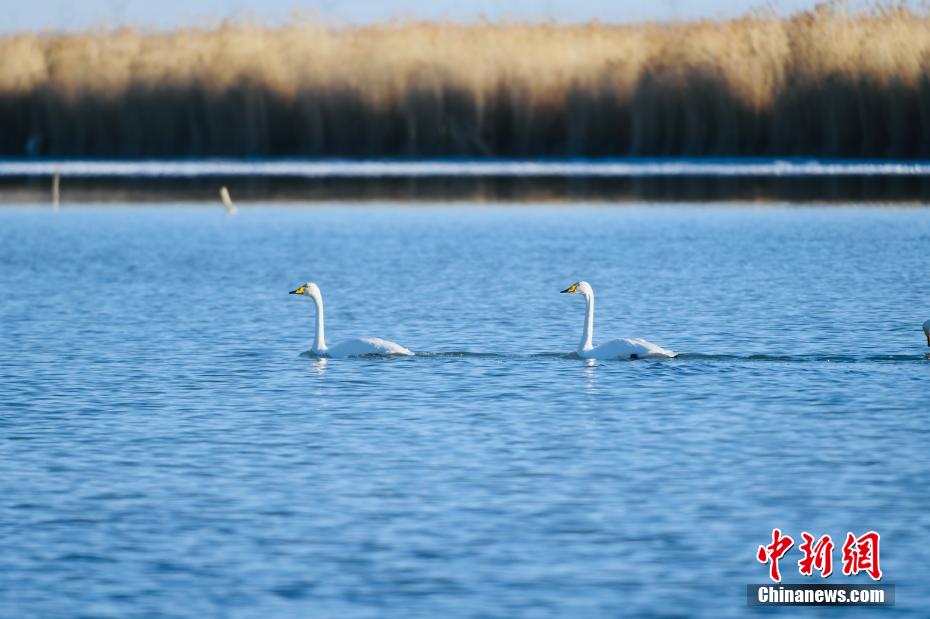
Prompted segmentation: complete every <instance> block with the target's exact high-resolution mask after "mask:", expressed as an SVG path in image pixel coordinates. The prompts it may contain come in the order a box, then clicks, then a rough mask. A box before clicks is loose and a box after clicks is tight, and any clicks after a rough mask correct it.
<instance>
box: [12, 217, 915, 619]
mask: <svg viewBox="0 0 930 619" xmlns="http://www.w3.org/2000/svg"><path fill="white" fill-rule="evenodd" d="M928 248H930V210H928V209H921V208H913V209H907V208H891V207H883V208H867V207H850V208H837V207H829V208H816V207H805V208H792V207H788V206H786V207H758V206H746V207H736V206H727V207H714V206H710V205H709V206H706V207H685V208H676V207H658V206H653V207H645V206H644V207H632V206H625V207H615V208H613V207H600V208H588V207H584V206H581V205H573V206H557V207H546V208H534V207H522V206H510V207H500V208H499V207H494V206H484V207H449V206H436V207H419V208H405V207H400V206H386V207H351V206H350V207H331V208H330V207H309V208H277V207H272V206H261V207H255V208H248V207H245V208H241V209H240V213H239V216H238V217H234V218H230V217H226V216H224V215H223V213H222V211H221V209H219V208H214V207H210V208H207V207H197V206H191V205H188V206H186V207H185V206H183V205H179V206H178V207H164V206H162V207H151V208H128V207H127V208H119V207H104V208H90V207H87V208H65V209H63V210H62V212H61V213H60V214H59V215H57V216H55V215H53V214H52V213H50V212H49V211H47V210H44V209H42V210H40V209H28V208H3V209H0V292H2V295H0V440H2V446H0V497H2V501H0V540H2V545H0V615H2V616H4V617H77V616H81V617H156V616H157V617H210V616H216V617H385V616H392V617H436V616H440V615H445V616H453V617H479V616H480V617H494V616H500V617H505V616H506V617H512V616H526V617H551V616H561V617H602V616H622V615H638V616H653V617H658V616H663V617H668V616H689V615H690V616H704V617H738V616H744V615H746V614H749V613H750V610H749V609H747V608H746V589H745V587H746V585H747V584H749V583H762V582H765V581H766V576H767V569H766V567H765V566H763V565H761V564H759V563H757V562H756V560H755V551H756V548H757V546H758V545H759V544H764V543H768V542H769V541H771V530H772V528H773V527H780V528H781V529H782V530H783V531H784V532H786V533H789V534H790V535H792V536H793V537H794V538H795V539H796V540H800V534H801V532H802V531H810V532H812V533H815V534H816V535H822V534H827V533H829V534H831V535H832V536H833V538H834V540H838V546H839V545H841V544H842V538H843V537H844V536H845V534H846V532H847V531H853V532H855V533H857V534H861V533H865V532H866V531H867V530H869V529H874V530H876V531H878V532H879V533H880V534H881V535H882V547H881V551H882V552H881V562H882V568H883V570H884V573H885V578H884V580H883V582H885V583H888V584H895V585H897V607H896V608H895V609H894V610H892V611H891V612H890V614H892V615H894V616H909V617H925V616H927V615H928V614H930V598H928V597H927V592H928V588H927V585H926V583H927V581H928V578H930V562H928V560H927V559H928V556H927V550H926V549H927V548H928V547H930V509H928V508H930V495H928V490H927V489H928V487H930V453H928V451H930V450H928V439H930V416H928V412H930V407H928V405H927V403H928V388H927V385H928V380H930V360H928V357H927V351H928V348H927V346H926V342H925V340H924V339H923V335H922V333H921V331H920V325H921V323H922V322H923V321H924V320H926V319H928V318H930V278H928V274H930V271H928ZM581 278H584V279H586V280H587V281H589V282H591V283H592V284H593V286H594V289H595V291H596V293H597V320H596V325H595V327H596V330H595V342H598V341H604V340H606V339H608V338H612V337H626V336H634V337H643V338H647V339H649V340H651V341H654V342H656V343H658V344H660V345H663V346H665V347H668V348H672V349H674V350H677V351H679V352H681V353H683V354H682V356H681V357H680V358H678V359H675V360H670V361H636V362H629V361H627V362H620V361H617V362H603V361H602V362H596V363H587V362H584V361H581V360H579V359H573V358H570V357H568V356H566V355H565V354H564V353H569V352H571V351H572V349H573V348H574V346H575V345H576V343H577V340H578V338H579V336H580V331H581V327H582V319H583V316H582V314H583V302H582V300H581V299H580V298H577V297H569V296H568V295H559V294H558V292H559V291H560V290H562V289H563V288H565V287H566V286H567V285H568V284H570V283H572V282H574V281H576V280H578V279H581ZM307 279H313V280H314V281H316V282H317V283H319V284H320V286H321V288H322V289H323V294H324V296H325V301H326V311H327V330H328V333H327V337H328V339H329V340H330V341H331V342H338V341H339V340H340V339H342V338H344V337H353V336H362V335H370V336H378V337H384V338H388V339H391V340H395V341H397V342H399V343H401V344H403V345H405V346H407V347H409V348H411V349H413V350H415V351H417V352H419V353H430V354H421V355H418V356H416V357H413V358H401V359H382V360H371V359H367V360H362V359H356V360H328V361H326V360H319V359H312V358H308V357H306V356H301V353H302V352H304V351H306V350H307V349H308V348H309V347H310V344H311V340H312V319H313V305H312V303H308V302H305V301H304V300H303V299H298V298H295V297H293V296H289V295H288V294H287V292H288V291H289V290H291V289H293V288H294V287H295V286H296V285H297V284H299V283H302V282H303V281H306V280H307ZM799 557H800V554H799V553H798V552H797V547H795V548H794V549H792V551H791V552H789V555H788V556H787V557H786V559H784V560H783V561H782V564H781V565H782V572H783V574H785V575H786V581H789V582H792V581H804V580H803V579H802V578H801V577H800V576H799V575H798V574H797V567H796V565H795V563H796V561H797V559H798V558H799ZM834 561H835V564H836V568H835V569H836V572H839V571H840V568H839V566H840V565H841V553H840V552H839V548H838V549H837V551H836V554H835V556H834ZM830 581H831V582H837V583H849V582H869V581H868V579H867V578H866V579H865V580H863V579H862V578H858V579H857V578H847V577H844V576H842V575H841V574H838V575H834V576H833V577H831V579H830ZM798 612H799V611H798V610H797V609H792V610H790V612H786V613H778V614H780V615H781V614H784V615H785V616H788V615H791V616H793V615H797V614H798ZM841 612H842V610H840V609H832V610H830V612H829V615H830V616H834V615H839V614H840V613H841ZM873 613H874V611H871V612H870V611H868V610H862V611H861V612H860V613H858V614H861V615H863V616H864V615H867V614H868V615H871V614H873ZM759 614H762V615H764V614H771V613H759ZM802 614H806V615H811V614H813V613H802ZM821 614H823V613H821ZM843 614H844V615H846V614H850V613H849V612H848V611H847V612H845V613H843Z"/></svg>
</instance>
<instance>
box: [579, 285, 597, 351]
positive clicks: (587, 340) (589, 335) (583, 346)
mask: <svg viewBox="0 0 930 619" xmlns="http://www.w3.org/2000/svg"><path fill="white" fill-rule="evenodd" d="M584 303H585V314H584V332H582V334H581V342H580V343H579V344H578V350H591V349H592V348H594V344H593V343H592V340H593V339H594V293H593V292H591V293H588V294H586V295H585V296H584Z"/></svg>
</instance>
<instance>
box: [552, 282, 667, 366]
mask: <svg viewBox="0 0 930 619" xmlns="http://www.w3.org/2000/svg"><path fill="white" fill-rule="evenodd" d="M562 292H563V293H569V294H580V295H582V296H584V299H585V321H584V331H583V332H582V334H581V342H579V344H578V349H577V350H576V352H577V353H578V356H579V357H581V358H582V359H671V358H672V357H676V356H678V353H675V352H672V351H671V350H668V349H665V348H662V347H661V346H657V345H656V344H653V343H652V342H647V341H646V340H643V339H639V338H636V339H618V340H611V341H609V342H605V343H604V344H601V345H600V346H594V344H593V339H594V289H593V288H592V287H591V284H589V283H588V282H585V281H581V282H577V283H575V284H572V285H571V286H569V287H568V288H566V289H565V290H563V291H562Z"/></svg>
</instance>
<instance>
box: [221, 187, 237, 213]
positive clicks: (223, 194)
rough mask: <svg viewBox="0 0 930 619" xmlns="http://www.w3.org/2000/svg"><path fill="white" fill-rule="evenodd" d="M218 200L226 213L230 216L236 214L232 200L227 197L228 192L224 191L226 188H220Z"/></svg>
mask: <svg viewBox="0 0 930 619" xmlns="http://www.w3.org/2000/svg"><path fill="white" fill-rule="evenodd" d="M220 199H221V200H222V201H223V206H224V207H225V208H226V212H227V213H229V214H230V215H235V214H236V205H235V204H233V201H232V198H230V197H229V190H228V189H226V186H225V185H224V186H222V187H220Z"/></svg>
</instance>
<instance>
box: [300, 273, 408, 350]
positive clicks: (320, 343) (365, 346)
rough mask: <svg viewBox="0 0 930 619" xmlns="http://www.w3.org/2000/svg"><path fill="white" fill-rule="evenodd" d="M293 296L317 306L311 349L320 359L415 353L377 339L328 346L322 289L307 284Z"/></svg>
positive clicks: (350, 341)
mask: <svg viewBox="0 0 930 619" xmlns="http://www.w3.org/2000/svg"><path fill="white" fill-rule="evenodd" d="M291 294H297V295H301V296H304V297H309V298H311V299H313V302H314V304H315V305H316V337H315V338H314V340H313V348H311V349H310V352H312V353H313V354H314V355H317V356H318V357H332V358H345V357H364V356H366V355H384V356H386V355H405V356H409V355H412V354H413V353H412V352H410V351H409V350H407V349H406V348H404V347H403V346H401V345H400V344H395V343H394V342H389V341H388V340H382V339H381V338H377V337H359V338H354V339H351V340H345V341H344V342H339V343H338V344H336V345H335V346H327V345H326V334H325V333H324V330H323V293H322V292H320V287H319V286H317V285H316V284H314V283H313V282H307V283H306V284H304V285H303V286H300V287H299V288H297V290H292V291H291Z"/></svg>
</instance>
